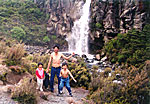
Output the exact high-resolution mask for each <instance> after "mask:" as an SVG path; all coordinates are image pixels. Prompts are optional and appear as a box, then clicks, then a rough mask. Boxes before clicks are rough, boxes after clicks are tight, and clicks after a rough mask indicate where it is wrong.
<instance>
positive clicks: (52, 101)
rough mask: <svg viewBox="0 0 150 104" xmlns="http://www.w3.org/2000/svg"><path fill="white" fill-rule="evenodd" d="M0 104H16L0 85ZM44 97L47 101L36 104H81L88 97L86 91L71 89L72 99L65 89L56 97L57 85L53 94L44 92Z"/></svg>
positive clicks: (42, 100)
mask: <svg viewBox="0 0 150 104" xmlns="http://www.w3.org/2000/svg"><path fill="white" fill-rule="evenodd" d="M0 93H1V94H0V104H18V102H17V101H14V100H12V99H11V97H10V93H8V91H6V86H4V85H0ZM41 93H44V95H47V100H44V99H42V98H41V97H39V98H38V104H83V102H86V99H85V98H86V96H87V95H88V90H84V89H82V88H72V93H73V97H70V96H69V94H68V91H67V90H66V88H64V89H63V94H62V95H60V96H57V85H55V91H54V93H51V92H50V91H48V90H45V91H44V92H41Z"/></svg>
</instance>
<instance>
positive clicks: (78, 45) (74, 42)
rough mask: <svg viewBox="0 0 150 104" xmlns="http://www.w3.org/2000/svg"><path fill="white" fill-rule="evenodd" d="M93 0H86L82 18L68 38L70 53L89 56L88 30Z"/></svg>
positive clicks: (75, 23) (77, 21) (76, 22)
mask: <svg viewBox="0 0 150 104" xmlns="http://www.w3.org/2000/svg"><path fill="white" fill-rule="evenodd" d="M90 4H91V0H86V2H85V4H84V5H83V8H82V10H81V18H80V19H79V20H76V21H75V22H74V26H73V28H72V34H71V35H70V36H68V38H67V41H68V45H69V52H72V51H73V52H75V53H77V54H80V55H81V54H88V30H89V25H88V23H89V15H90Z"/></svg>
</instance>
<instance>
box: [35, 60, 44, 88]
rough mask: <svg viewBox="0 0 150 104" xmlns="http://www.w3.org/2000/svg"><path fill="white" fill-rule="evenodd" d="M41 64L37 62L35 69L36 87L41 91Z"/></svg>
mask: <svg viewBox="0 0 150 104" xmlns="http://www.w3.org/2000/svg"><path fill="white" fill-rule="evenodd" d="M42 67H43V64H42V63H38V68H37V69H36V78H37V89H40V91H43V88H42V87H43V80H44V69H43V68H42Z"/></svg>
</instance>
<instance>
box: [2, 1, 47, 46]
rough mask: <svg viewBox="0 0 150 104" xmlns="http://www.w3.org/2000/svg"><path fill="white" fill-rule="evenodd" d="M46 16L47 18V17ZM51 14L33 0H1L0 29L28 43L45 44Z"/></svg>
mask: <svg viewBox="0 0 150 104" xmlns="http://www.w3.org/2000/svg"><path fill="white" fill-rule="evenodd" d="M45 17H46V18H45ZM48 18H49V16H47V14H46V12H45V10H44V9H43V8H39V7H38V5H37V4H34V3H33V1H31V0H25V1H24V0H23V1H22V0H21V1H20V0H0V30H1V32H2V34H5V35H7V36H12V37H13V38H16V39H17V40H19V41H20V40H23V42H24V43H28V44H34V45H37V44H45V41H44V42H43V38H44V36H45V35H46V25H45V23H46V22H47V20H48Z"/></svg>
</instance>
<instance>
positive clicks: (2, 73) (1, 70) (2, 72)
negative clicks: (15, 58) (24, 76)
mask: <svg viewBox="0 0 150 104" xmlns="http://www.w3.org/2000/svg"><path fill="white" fill-rule="evenodd" d="M9 72H10V70H9V69H8V67H6V65H1V64H0V80H2V81H4V82H5V81H6V75H7V73H9Z"/></svg>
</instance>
